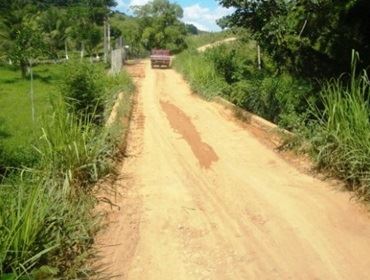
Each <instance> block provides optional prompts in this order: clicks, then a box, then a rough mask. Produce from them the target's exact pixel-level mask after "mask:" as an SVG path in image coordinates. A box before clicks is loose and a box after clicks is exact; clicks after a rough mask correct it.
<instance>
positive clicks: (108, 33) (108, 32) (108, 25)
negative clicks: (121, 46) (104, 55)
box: [107, 21, 111, 54]
mask: <svg viewBox="0 0 370 280" xmlns="http://www.w3.org/2000/svg"><path fill="white" fill-rule="evenodd" d="M107 37H108V38H107V39H108V54H109V53H110V51H111V45H110V23H109V21H108V23H107Z"/></svg>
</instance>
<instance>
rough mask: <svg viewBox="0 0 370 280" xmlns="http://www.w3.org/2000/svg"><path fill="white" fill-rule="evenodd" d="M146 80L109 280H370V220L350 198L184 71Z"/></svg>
mask: <svg viewBox="0 0 370 280" xmlns="http://www.w3.org/2000/svg"><path fill="white" fill-rule="evenodd" d="M131 72H132V69H131ZM134 72H135V73H136V76H137V77H138V84H139V94H138V101H137V103H138V104H137V106H136V109H135V112H134V117H133V122H132V127H131V134H130V136H129V143H128V145H129V146H128V151H127V159H126V160H125V161H124V163H123V166H122V174H121V175H122V176H121V177H122V179H121V180H118V182H117V186H118V187H119V190H120V192H121V195H122V197H121V198H120V199H119V200H118V202H117V203H118V204H119V205H120V206H121V209H120V211H118V210H116V211H115V212H114V213H113V214H111V216H110V219H111V224H110V226H109V227H108V228H107V230H106V231H105V233H104V234H103V235H102V236H101V237H100V238H99V239H98V242H97V243H98V247H99V249H100V250H101V256H102V259H101V261H100V265H101V267H100V268H104V269H105V271H104V273H105V274H104V275H105V276H107V275H109V277H110V278H113V277H116V278H114V279H133V280H141V279H142V280H144V279H145V280H149V279H155V280H167V279H168V280H170V279H171V280H172V279H176V280H180V279H184V280H185V279H186V280H192V279H369V278H370V220H369V219H368V217H367V215H366V213H365V211H364V210H363V209H361V208H360V207H359V206H358V205H356V203H355V202H353V201H351V200H350V199H349V195H348V193H343V192H339V191H338V190H336V189H335V188H333V187H331V186H329V185H327V184H326V183H324V182H321V181H319V180H318V179H315V178H312V177H310V176H308V175H305V174H303V173H300V172H299V171H298V170H297V169H296V168H295V167H293V166H291V165H290V164H288V163H287V162H286V161H284V160H283V159H281V157H279V155H278V154H276V153H275V152H274V151H273V150H271V149H270V148H268V147H267V146H265V145H264V144H262V143H261V142H260V141H259V140H258V139H256V138H255V137H254V136H253V135H252V134H251V133H250V132H249V131H248V130H246V129H245V128H243V127H241V126H240V125H238V124H237V123H236V122H235V121H233V120H232V119H230V118H228V117H227V114H226V113H225V112H224V111H223V109H222V108H220V106H219V105H216V104H213V103H210V102H206V101H204V100H202V99H200V98H199V97H197V96H194V95H192V94H191V92H190V90H189V88H188V86H187V85H186V83H185V82H184V80H183V79H182V78H181V76H180V75H179V74H177V73H176V72H175V71H174V70H160V69H156V70H152V69H151V68H150V64H149V63H148V62H142V63H141V64H139V65H137V66H135V68H134ZM101 277H102V276H101ZM109 277H108V276H107V278H109ZM102 278H103V277H102Z"/></svg>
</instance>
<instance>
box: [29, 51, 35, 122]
mask: <svg viewBox="0 0 370 280" xmlns="http://www.w3.org/2000/svg"><path fill="white" fill-rule="evenodd" d="M29 63H30V75H31V86H30V99H31V110H32V122H33V123H34V122H35V102H34V93H33V67H32V66H33V65H32V64H33V61H32V58H31V59H30V60H29Z"/></svg>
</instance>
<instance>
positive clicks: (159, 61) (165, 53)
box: [150, 50, 171, 68]
mask: <svg viewBox="0 0 370 280" xmlns="http://www.w3.org/2000/svg"><path fill="white" fill-rule="evenodd" d="M150 61H151V63H152V68H154V67H155V66H159V67H162V65H164V66H166V67H167V68H168V67H170V65H171V54H170V51H169V50H152V53H151V55H150Z"/></svg>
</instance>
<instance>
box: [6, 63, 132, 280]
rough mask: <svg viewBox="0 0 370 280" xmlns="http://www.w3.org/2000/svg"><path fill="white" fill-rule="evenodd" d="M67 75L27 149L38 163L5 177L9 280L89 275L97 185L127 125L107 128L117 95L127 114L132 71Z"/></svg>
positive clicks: (91, 68)
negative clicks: (86, 264)
mask: <svg viewBox="0 0 370 280" xmlns="http://www.w3.org/2000/svg"><path fill="white" fill-rule="evenodd" d="M63 73H64V75H65V76H67V78H66V79H65V80H63V81H62V82H61V86H60V90H61V91H60V92H59V93H58V94H54V96H55V97H54V98H53V99H52V100H51V101H50V103H49V106H50V108H49V109H48V110H47V114H43V116H42V118H41V119H40V120H39V127H37V128H36V127H35V128H34V129H35V131H34V132H33V135H35V138H34V141H33V143H32V146H31V145H30V149H32V150H33V155H34V156H35V158H37V159H35V160H34V164H32V165H25V166H22V167H21V168H16V169H15V168H12V167H9V168H8V169H6V174H5V175H6V177H3V178H2V180H1V185H0V208H1V209H0V244H1V245H0V264H1V266H0V275H2V276H3V277H5V276H6V275H8V277H9V279H13V278H14V277H20V276H22V275H23V276H26V277H27V278H26V279H29V277H31V276H32V277H33V278H35V279H46V278H47V277H56V276H63V277H64V279H66V278H73V279H75V278H77V277H81V276H82V275H83V274H84V273H87V272H88V271H84V270H83V266H82V265H83V264H84V261H85V259H86V257H87V254H88V253H89V251H88V249H89V248H90V246H91V245H92V242H93V237H94V233H95V232H96V231H97V230H98V228H99V223H98V222H99V220H98V216H97V214H93V212H92V209H93V207H94V205H95V204H96V202H97V201H96V199H95V198H94V196H93V195H92V192H91V191H92V186H93V184H94V183H96V182H97V181H98V180H99V179H100V178H101V177H102V176H104V175H106V174H107V173H108V172H109V171H110V170H111V168H112V167H113V159H114V155H115V153H117V152H118V148H119V145H120V144H121V141H122V140H121V135H118V134H117V132H116V130H117V129H118V128H119V127H121V126H122V124H121V125H120V126H118V123H117V124H113V125H112V126H110V127H106V126H105V125H104V123H105V120H106V119H107V116H109V114H110V110H111V108H112V106H111V105H112V104H113V100H115V98H116V93H117V92H119V91H124V92H125V94H126V96H125V102H127V104H126V105H125V108H123V109H121V110H123V111H122V114H121V117H126V118H127V117H128V116H129V112H130V110H129V108H128V107H129V106H130V105H129V104H130V103H129V100H130V94H131V92H132V91H133V85H132V83H131V81H130V79H129V78H128V76H127V74H125V73H123V74H122V75H119V76H116V77H108V76H107V75H106V74H105V70H104V68H103V67H100V68H99V67H96V65H93V64H90V63H80V62H76V63H71V64H68V65H65V66H64V72H63ZM76 83H78V86H76ZM87 97H89V98H87ZM91 97H93V98H91ZM76 108H78V109H79V110H78V111H76ZM116 122H120V123H121V121H119V120H117V121H116ZM120 129H121V128H120ZM32 277H31V278H32Z"/></svg>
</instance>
